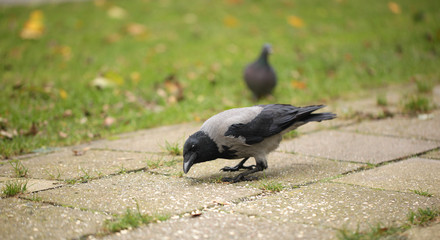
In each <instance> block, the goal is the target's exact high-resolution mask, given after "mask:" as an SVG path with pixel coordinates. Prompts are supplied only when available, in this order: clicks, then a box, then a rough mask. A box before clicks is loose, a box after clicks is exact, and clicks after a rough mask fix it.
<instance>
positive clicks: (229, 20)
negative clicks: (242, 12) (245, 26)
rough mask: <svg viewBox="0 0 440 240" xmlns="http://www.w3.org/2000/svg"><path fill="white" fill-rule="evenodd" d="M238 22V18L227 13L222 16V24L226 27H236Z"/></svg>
mask: <svg viewBox="0 0 440 240" xmlns="http://www.w3.org/2000/svg"><path fill="white" fill-rule="evenodd" d="M239 23H240V22H239V21H238V19H237V18H235V17H233V16H231V15H228V16H226V17H224V18H223V24H224V25H225V26H226V27H230V28H233V27H237V26H238V24H239Z"/></svg>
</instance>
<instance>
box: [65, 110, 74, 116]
mask: <svg viewBox="0 0 440 240" xmlns="http://www.w3.org/2000/svg"><path fill="white" fill-rule="evenodd" d="M71 116H73V112H72V110H70V109H67V110H66V111H64V113H63V117H65V118H67V117H71Z"/></svg>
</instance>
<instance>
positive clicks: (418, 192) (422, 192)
mask: <svg viewBox="0 0 440 240" xmlns="http://www.w3.org/2000/svg"><path fill="white" fill-rule="evenodd" d="M413 192H414V193H415V194H418V195H420V196H424V197H432V194H431V193H429V192H428V191H422V190H413Z"/></svg>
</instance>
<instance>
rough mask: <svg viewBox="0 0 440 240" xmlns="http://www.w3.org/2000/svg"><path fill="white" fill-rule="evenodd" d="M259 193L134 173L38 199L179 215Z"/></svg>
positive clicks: (117, 210) (110, 209) (109, 209)
mask: <svg viewBox="0 0 440 240" xmlns="http://www.w3.org/2000/svg"><path fill="white" fill-rule="evenodd" d="M259 193H261V190H259V189H256V188H251V187H247V186H234V185H232V184H212V183H200V182H197V181H194V180H191V179H188V178H179V177H176V176H163V175H158V174H150V173H147V172H136V173H127V174H121V175H116V176H111V177H106V178H101V179H97V180H93V181H91V182H88V183H85V184H75V185H72V186H68V187H63V188H58V189H53V190H49V191H44V192H40V193H39V196H41V197H42V199H43V200H46V201H50V202H55V203H58V204H63V205H69V206H74V207H82V208H86V209H92V210H99V211H106V212H112V213H124V212H125V211H126V209H127V208H130V209H136V205H137V204H139V207H140V209H141V211H142V213H148V214H156V213H157V214H178V213H183V212H187V211H191V210H193V209H196V208H200V207H203V206H208V205H210V204H215V203H216V202H228V201H233V200H235V199H239V198H242V197H246V196H250V195H255V194H259Z"/></svg>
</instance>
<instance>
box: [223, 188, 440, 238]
mask: <svg viewBox="0 0 440 240" xmlns="http://www.w3.org/2000/svg"><path fill="white" fill-rule="evenodd" d="M433 206H437V207H439V206H440V199H439V198H428V197H423V196H419V195H417V194H414V193H401V192H392V191H382V190H376V189H371V188H367V187H361V186H351V185H346V184H339V183H317V184H311V185H308V186H303V187H301V188H297V189H293V190H287V191H282V192H280V193H278V194H271V195H268V196H262V195H260V196H255V197H251V198H249V199H248V200H247V201H243V202H240V203H238V204H236V205H227V206H223V207H222V208H223V210H224V211H226V212H229V211H234V212H237V213H242V214H246V215H248V216H252V215H255V216H259V217H265V218H268V219H273V220H278V221H282V222H293V223H303V224H312V225H320V226H325V227H333V228H336V229H341V228H343V227H346V228H348V229H356V228H357V227H358V226H359V229H360V230H365V229H369V227H370V226H371V225H374V224H377V223H379V222H380V223H383V224H396V225H400V224H403V223H405V222H406V221H407V220H406V219H407V217H406V215H407V213H408V211H409V210H414V211H415V210H417V209H418V208H426V207H433Z"/></svg>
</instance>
